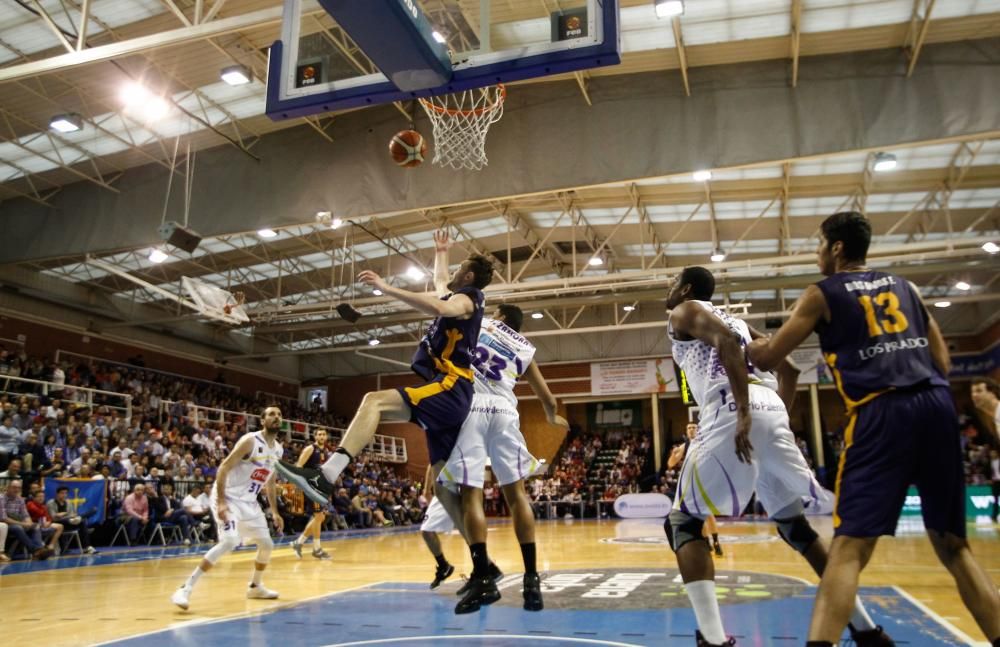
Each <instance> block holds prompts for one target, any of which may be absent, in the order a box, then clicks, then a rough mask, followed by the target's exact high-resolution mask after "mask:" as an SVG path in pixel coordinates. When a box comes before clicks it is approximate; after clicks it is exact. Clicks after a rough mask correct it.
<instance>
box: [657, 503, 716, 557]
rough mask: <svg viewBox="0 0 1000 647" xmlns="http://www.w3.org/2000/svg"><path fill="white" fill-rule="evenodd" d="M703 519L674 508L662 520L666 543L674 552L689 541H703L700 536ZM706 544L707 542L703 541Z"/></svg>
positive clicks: (703, 523)
mask: <svg viewBox="0 0 1000 647" xmlns="http://www.w3.org/2000/svg"><path fill="white" fill-rule="evenodd" d="M704 525H705V520H704V519H699V518H697V517H692V516H691V515H689V514H688V513H686V512H681V511H680V510H674V511H672V512H671V513H670V514H669V515H667V520H666V521H664V522H663V531H664V532H665V533H667V543H669V544H670V549H671V550H673V551H674V552H675V553H676V552H677V551H679V550H680V549H681V547H682V546H684V544H686V543H688V542H689V541H705V538H704V537H702V536H701V529H702V526H704ZM705 545H706V546H707V545H708V542H706V543H705Z"/></svg>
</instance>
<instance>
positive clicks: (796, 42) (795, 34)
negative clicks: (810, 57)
mask: <svg viewBox="0 0 1000 647" xmlns="http://www.w3.org/2000/svg"><path fill="white" fill-rule="evenodd" d="M791 40H792V42H791V45H792V87H793V88H794V87H796V86H797V85H798V84H799V51H800V49H801V45H802V0H792V36H791Z"/></svg>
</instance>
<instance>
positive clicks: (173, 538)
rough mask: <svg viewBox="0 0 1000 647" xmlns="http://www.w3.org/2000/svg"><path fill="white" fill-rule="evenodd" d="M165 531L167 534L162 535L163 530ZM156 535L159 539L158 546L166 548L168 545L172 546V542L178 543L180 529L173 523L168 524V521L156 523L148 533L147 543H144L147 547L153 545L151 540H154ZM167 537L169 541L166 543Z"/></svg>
mask: <svg viewBox="0 0 1000 647" xmlns="http://www.w3.org/2000/svg"><path fill="white" fill-rule="evenodd" d="M164 529H166V530H167V534H166V535H164V533H163V530H164ZM157 535H159V537H160V545H161V546H166V545H167V544H168V543H170V544H172V543H174V542H178V543H179V542H180V540H181V529H180V526H178V525H177V524H175V523H170V522H169V521H157V522H156V525H155V526H153V529H152V530H151V531H150V533H149V541H147V542H146V545H147V546H152V545H153V540H154V539H156V537H157ZM167 537H169V538H170V541H167Z"/></svg>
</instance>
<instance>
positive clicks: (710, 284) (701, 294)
mask: <svg viewBox="0 0 1000 647" xmlns="http://www.w3.org/2000/svg"><path fill="white" fill-rule="evenodd" d="M680 281H681V286H682V287H683V286H685V285H690V286H691V298H692V299H698V300H699V301H709V300H711V298H712V295H713V294H715V277H714V276H712V273H711V272H709V271H708V270H706V269H705V268H704V267H699V266H697V265H693V266H691V267H685V268H684V271H683V272H681V278H680Z"/></svg>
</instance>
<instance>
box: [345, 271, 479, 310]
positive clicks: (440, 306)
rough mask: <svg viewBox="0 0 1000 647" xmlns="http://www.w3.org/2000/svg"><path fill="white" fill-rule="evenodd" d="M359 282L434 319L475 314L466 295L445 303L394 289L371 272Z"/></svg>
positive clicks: (362, 273)
mask: <svg viewBox="0 0 1000 647" xmlns="http://www.w3.org/2000/svg"><path fill="white" fill-rule="evenodd" d="M358 280H359V281H361V282H362V283H364V284H365V285H370V286H372V287H375V288H378V289H379V290H381V291H382V292H383V294H385V295H386V296H390V297H392V298H393V299H397V300H399V301H402V302H403V303H405V304H406V305H408V306H410V307H412V308H416V309H417V310H419V311H420V312H423V313H424V314H427V315H430V316H432V317H457V318H467V317H469V316H470V315H472V313H473V312H475V304H473V303H472V299H470V298H469V297H467V296H466V295H464V294H456V295H454V296H452V297H451V298H450V299H448V300H447V301H443V300H441V299H439V298H438V297H436V296H434V295H431V294H420V293H417V292H410V291H409V290H401V289H399V288H396V287H393V286H391V285H389V284H388V283H387V282H386V280H385V279H383V278H382V277H381V276H379V275H378V274H376V273H375V272H372V271H371V270H365V271H363V272H361V274H359V275H358Z"/></svg>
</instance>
